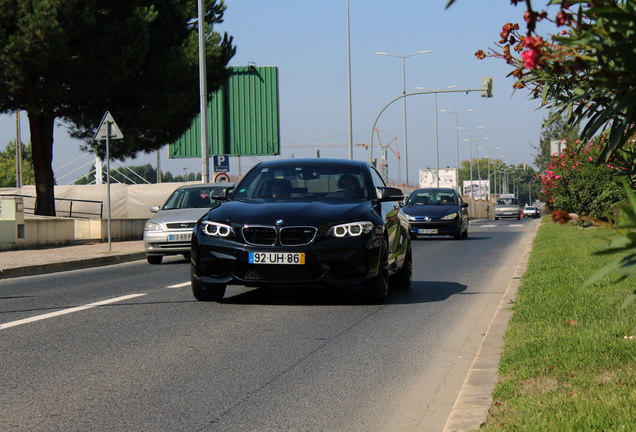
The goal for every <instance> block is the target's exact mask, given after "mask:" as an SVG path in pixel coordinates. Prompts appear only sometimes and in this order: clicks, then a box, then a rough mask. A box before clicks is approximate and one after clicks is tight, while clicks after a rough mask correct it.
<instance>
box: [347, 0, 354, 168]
mask: <svg viewBox="0 0 636 432" xmlns="http://www.w3.org/2000/svg"><path fill="white" fill-rule="evenodd" d="M350 34H351V33H350V29H349V0H347V74H348V76H349V79H348V91H349V159H353V114H352V109H351V36H350Z"/></svg>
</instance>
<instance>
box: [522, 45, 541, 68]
mask: <svg viewBox="0 0 636 432" xmlns="http://www.w3.org/2000/svg"><path fill="white" fill-rule="evenodd" d="M539 57H541V53H539V51H537V50H534V49H532V50H527V51H524V52H522V53H521V58H522V59H523V66H524V67H525V68H526V69H534V68H535V67H537V64H538V60H539Z"/></svg>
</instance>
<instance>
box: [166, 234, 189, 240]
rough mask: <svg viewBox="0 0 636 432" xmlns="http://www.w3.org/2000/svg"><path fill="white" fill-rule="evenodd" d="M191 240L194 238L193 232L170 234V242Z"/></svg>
mask: <svg viewBox="0 0 636 432" xmlns="http://www.w3.org/2000/svg"><path fill="white" fill-rule="evenodd" d="M190 240H192V233H186V234H168V241H170V242H178V241H190Z"/></svg>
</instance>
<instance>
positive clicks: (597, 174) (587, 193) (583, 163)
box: [540, 138, 627, 220]
mask: <svg viewBox="0 0 636 432" xmlns="http://www.w3.org/2000/svg"><path fill="white" fill-rule="evenodd" d="M601 141H602V138H599V139H597V140H595V141H594V142H590V143H588V144H586V145H582V144H581V143H579V142H578V140H577V141H575V142H572V143H568V144H569V145H566V147H565V149H564V150H563V152H562V153H561V155H559V156H553V158H552V160H551V161H550V162H549V163H548V166H547V168H546V172H545V175H543V176H542V179H541V183H542V190H541V194H540V199H542V200H543V201H544V202H545V204H546V207H547V208H548V210H550V211H554V210H562V211H566V212H568V213H576V214H577V215H580V216H589V217H592V218H595V219H602V220H607V218H608V213H609V214H611V213H612V212H613V208H614V206H615V205H616V204H617V203H618V202H620V201H624V200H625V199H626V198H627V196H626V195H625V190H624V189H623V188H622V187H621V186H619V185H617V184H616V183H615V182H614V179H615V174H616V173H617V171H618V170H619V169H618V168H616V167H614V166H613V165H610V164H598V163H596V162H595V161H596V160H598V157H599V154H600V152H601V148H602V144H601ZM579 147H580V148H581V150H580V151H577V150H576V148H579Z"/></svg>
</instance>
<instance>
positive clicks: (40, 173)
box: [28, 113, 55, 216]
mask: <svg viewBox="0 0 636 432" xmlns="http://www.w3.org/2000/svg"><path fill="white" fill-rule="evenodd" d="M28 116H29V130H30V131H31V145H32V149H33V167H34V169H35V193H36V200H35V214H36V215H40V216H55V189H54V186H55V178H54V176H53V167H52V163H53V126H54V123H55V116H53V115H47V114H42V113H29V114H28Z"/></svg>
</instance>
